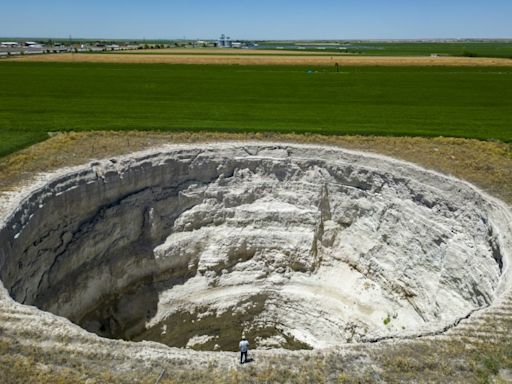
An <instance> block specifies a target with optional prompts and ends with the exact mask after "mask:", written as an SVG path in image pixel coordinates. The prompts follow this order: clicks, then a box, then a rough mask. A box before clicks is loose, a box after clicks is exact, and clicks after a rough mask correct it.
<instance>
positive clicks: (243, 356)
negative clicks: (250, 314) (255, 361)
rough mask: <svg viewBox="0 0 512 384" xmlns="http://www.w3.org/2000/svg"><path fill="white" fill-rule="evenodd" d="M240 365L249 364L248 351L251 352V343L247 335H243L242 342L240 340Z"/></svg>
mask: <svg viewBox="0 0 512 384" xmlns="http://www.w3.org/2000/svg"><path fill="white" fill-rule="evenodd" d="M239 346H240V364H243V363H247V351H248V350H249V342H248V341H247V339H246V338H245V335H242V340H240V344H239Z"/></svg>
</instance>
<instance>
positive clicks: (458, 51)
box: [260, 41, 512, 58]
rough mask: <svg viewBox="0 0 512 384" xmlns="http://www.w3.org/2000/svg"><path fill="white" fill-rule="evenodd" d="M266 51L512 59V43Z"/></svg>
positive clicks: (314, 45) (313, 45) (305, 45)
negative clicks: (341, 50)
mask: <svg viewBox="0 0 512 384" xmlns="http://www.w3.org/2000/svg"><path fill="white" fill-rule="evenodd" d="M260 44H261V46H263V47H265V48H266V49H277V48H278V47H283V48H288V49H290V48H291V49H293V48H295V49H298V48H299V47H300V48H301V49H304V50H303V51H302V52H308V51H318V50H319V48H321V51H324V52H325V51H338V52H339V51H340V50H339V47H343V48H344V49H343V51H344V52H346V53H349V54H361V55H370V56H430V55H431V54H439V55H448V56H468V57H505V58H512V42H509V41H482V42H477V41H464V42H376V41H359V42H338V43H335V42H329V41H327V42H321V41H319V42H300V41H297V42H261V43H260Z"/></svg>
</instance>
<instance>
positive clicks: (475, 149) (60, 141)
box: [0, 132, 512, 204]
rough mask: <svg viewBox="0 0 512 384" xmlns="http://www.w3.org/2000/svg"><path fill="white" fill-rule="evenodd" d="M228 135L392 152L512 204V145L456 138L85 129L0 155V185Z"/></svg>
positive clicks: (6, 186)
mask: <svg viewBox="0 0 512 384" xmlns="http://www.w3.org/2000/svg"><path fill="white" fill-rule="evenodd" d="M228 140H262V141H284V142H298V143H311V144H327V145H335V146H340V147H343V148H348V149H357V150H363V151H368V152H375V153H380V154H384V155H389V156H392V157H396V158H399V159H403V160H407V161H411V162H413V163H416V164H419V165H422V166H424V167H426V168H429V169H433V170H436V171H439V172H443V173H446V174H451V175H454V176H456V177H459V178H462V179H465V180H468V181H470V182H472V183H474V184H476V185H478V186H479V187H481V188H482V189H484V190H485V191H487V192H488V193H490V194H492V195H494V196H497V197H500V198H501V199H503V200H504V201H506V202H508V203H510V204H512V146H511V145H510V144H505V143H501V142H489V141H478V140H468V139H456V138H441V137H440V138H419V137H378V136H322V135H296V134H271V133H254V134H228V133H214V132H197V133H160V132H82V133H64V134H57V135H55V136H54V137H52V138H50V139H49V140H47V141H45V142H42V143H39V144H36V145H34V146H32V147H29V148H27V149H24V150H22V151H20V152H17V153H14V154H11V155H9V156H7V157H4V158H2V159H0V190H7V189H12V188H14V187H15V186H16V185H19V183H21V182H23V181H26V180H29V179H30V178H31V177H32V176H34V175H35V174H37V173H38V172H44V171H50V170H55V169H57V168H61V167H65V166H73V165H80V164H83V163H86V162H87V161H89V160H92V159H101V158H107V157H110V156H118V155H122V154H127V153H130V152H135V151H139V150H143V149H147V148H151V147H155V146H159V145H163V144H169V143H200V142H213V141H228Z"/></svg>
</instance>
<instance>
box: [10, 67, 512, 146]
mask: <svg viewBox="0 0 512 384" xmlns="http://www.w3.org/2000/svg"><path fill="white" fill-rule="evenodd" d="M0 78H1V79H2V80H1V84H2V85H1V86H0V155H6V154H8V153H11V152H13V151H16V150H18V149H20V148H23V147H25V146H28V145H30V144H33V143H35V142H38V141H41V140H43V139H44V138H46V137H47V133H48V132H55V131H94V130H159V131H194V132H198V131H217V132H280V133H292V132H295V133H314V134H326V135H349V134H350V135H353V134H361V135H386V136H391V135H392V136H452V137H467V138H476V139H483V140H488V139H496V140H500V141H504V142H511V141H512V126H511V121H512V67H418V66H416V67H405V66H403V67H371V66H367V67H349V66H342V67H341V68H340V72H336V71H335V69H334V67H318V66H284V65H281V66H227V65H164V64H108V63H32V62H19V61H8V60H6V61H5V62H0Z"/></svg>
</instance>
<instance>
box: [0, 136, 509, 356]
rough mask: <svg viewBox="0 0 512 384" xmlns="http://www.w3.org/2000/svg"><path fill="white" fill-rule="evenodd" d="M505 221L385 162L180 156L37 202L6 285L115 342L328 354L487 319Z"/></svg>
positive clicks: (64, 173) (10, 244)
mask: <svg viewBox="0 0 512 384" xmlns="http://www.w3.org/2000/svg"><path fill="white" fill-rule="evenodd" d="M504 214H505V212H504V210H503V207H502V206H501V205H499V204H498V203H497V202H496V201H495V200H493V199H491V198H488V197H487V196H485V195H484V194H482V193H481V192H480V191H478V190H477V189H476V188H474V187H472V186H471V185H469V184H467V183H465V182H463V181H460V180H456V179H454V178H451V177H447V176H443V175H440V174H438V173H435V172H430V171H426V170H424V169H422V168H419V167H416V166H414V165H411V164H408V163H404V162H400V161H396V160H393V159H390V158H385V157H379V156H376V155H369V154H363V153H358V152H351V151H345V150H341V149H336V148H330V147H317V146H307V145H298V144H265V143H223V144H208V145H207V144H203V145H200V144H195V145H181V146H168V147H164V148H160V149H155V150H152V151H146V152H139V153H135V154H132V155H130V156H125V157H120V158H116V159H109V160H101V161H96V162H93V163H90V164H87V165H84V166H81V167H76V168H70V169H65V170H60V171H57V172H55V173H54V174H52V175H51V176H49V177H47V179H46V181H45V182H43V183H39V184H38V185H37V186H34V187H32V188H31V189H29V190H28V191H26V193H25V194H24V195H23V198H20V202H19V204H18V205H17V206H16V207H15V209H13V210H12V212H11V213H10V214H9V215H8V216H7V217H5V218H3V219H2V220H3V221H2V222H1V224H2V225H1V227H0V277H1V281H2V283H3V285H4V287H5V288H6V289H7V291H8V292H9V294H10V295H11V297H12V298H13V299H14V300H16V301H18V302H19V303H21V304H25V305H32V306H36V307H38V308H39V309H41V310H43V311H47V312H51V313H53V314H55V315H58V316H63V317H66V318H68V319H69V320H71V321H72V322H73V323H75V324H78V325H80V326H81V327H82V328H84V329H85V330H87V331H89V332H93V333H95V334H97V335H99V336H102V337H107V338H114V339H124V340H131V341H141V340H152V341H157V342H160V343H163V344H166V345H169V346H173V347H180V348H193V349H197V350H236V348H237V345H238V340H239V338H240V336H241V334H242V333H245V334H246V335H247V336H248V338H249V340H250V341H251V343H252V346H253V347H256V348H285V349H312V348H323V347H330V346H335V345H339V344H343V343H362V342H371V341H376V340H380V339H385V338H393V337H403V336H408V337H411V336H419V335H422V334H427V333H428V334H432V333H436V332H442V331H444V330H446V329H447V328H449V327H451V326H454V325H456V324H457V323H458V321H460V319H463V318H466V317H468V316H470V315H471V314H472V313H473V312H474V311H476V310H479V309H481V308H484V307H487V306H489V305H490V304H491V303H492V302H493V300H495V298H496V297H497V296H498V294H499V292H500V286H501V285H502V284H503V281H504V279H505V271H506V269H507V265H508V261H507V259H506V257H505V256H504V255H505V253H504V240H503V236H504V235H503V230H502V229H501V226H502V224H503V223H504V222H505V216H504ZM506 235H507V236H508V234H506Z"/></svg>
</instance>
